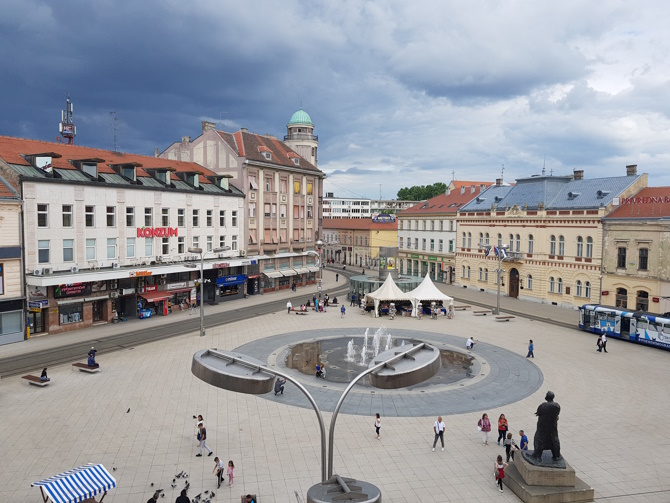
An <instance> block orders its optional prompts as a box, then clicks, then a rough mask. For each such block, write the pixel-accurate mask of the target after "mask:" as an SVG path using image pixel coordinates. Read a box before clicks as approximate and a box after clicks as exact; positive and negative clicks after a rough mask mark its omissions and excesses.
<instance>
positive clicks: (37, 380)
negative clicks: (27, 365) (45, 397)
mask: <svg viewBox="0 0 670 503" xmlns="http://www.w3.org/2000/svg"><path fill="white" fill-rule="evenodd" d="M21 379H25V380H26V381H28V384H32V385H33V386H39V387H40V388H43V387H44V386H49V381H43V380H42V379H40V378H39V377H37V376H31V375H27V376H23V377H21Z"/></svg>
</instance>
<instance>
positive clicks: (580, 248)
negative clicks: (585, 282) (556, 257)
mask: <svg viewBox="0 0 670 503" xmlns="http://www.w3.org/2000/svg"><path fill="white" fill-rule="evenodd" d="M582 255H584V238H582V237H581V236H577V256H578V257H581V256H582ZM577 296H578V297H579V296H580V295H579V294H577Z"/></svg>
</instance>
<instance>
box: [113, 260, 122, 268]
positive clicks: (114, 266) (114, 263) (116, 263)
mask: <svg viewBox="0 0 670 503" xmlns="http://www.w3.org/2000/svg"><path fill="white" fill-rule="evenodd" d="M120 267H121V264H119V263H118V262H112V269H119V268H120Z"/></svg>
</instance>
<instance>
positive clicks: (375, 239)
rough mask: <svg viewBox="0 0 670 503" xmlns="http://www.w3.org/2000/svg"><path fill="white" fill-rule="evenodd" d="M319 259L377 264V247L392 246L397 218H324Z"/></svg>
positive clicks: (345, 262)
mask: <svg viewBox="0 0 670 503" xmlns="http://www.w3.org/2000/svg"><path fill="white" fill-rule="evenodd" d="M323 241H324V247H323V250H324V251H323V259H324V260H333V261H335V262H336V263H340V264H346V265H350V266H356V267H361V268H366V267H375V266H378V265H379V264H378V260H379V248H380V247H396V246H397V242H398V222H397V221H396V219H395V217H393V216H388V218H387V219H386V220H384V221H374V220H372V219H362V218H324V220H323Z"/></svg>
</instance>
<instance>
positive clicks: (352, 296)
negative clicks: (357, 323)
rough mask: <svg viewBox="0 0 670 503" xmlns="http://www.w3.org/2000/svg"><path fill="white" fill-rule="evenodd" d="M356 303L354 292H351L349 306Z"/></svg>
mask: <svg viewBox="0 0 670 503" xmlns="http://www.w3.org/2000/svg"><path fill="white" fill-rule="evenodd" d="M355 305H356V294H355V293H352V294H351V301H350V302H349V307H351V306H355Z"/></svg>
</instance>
